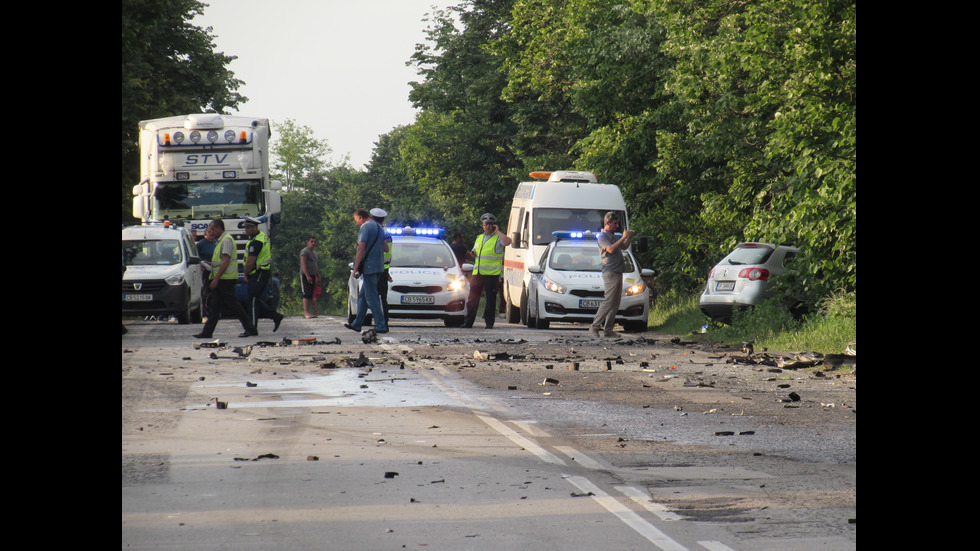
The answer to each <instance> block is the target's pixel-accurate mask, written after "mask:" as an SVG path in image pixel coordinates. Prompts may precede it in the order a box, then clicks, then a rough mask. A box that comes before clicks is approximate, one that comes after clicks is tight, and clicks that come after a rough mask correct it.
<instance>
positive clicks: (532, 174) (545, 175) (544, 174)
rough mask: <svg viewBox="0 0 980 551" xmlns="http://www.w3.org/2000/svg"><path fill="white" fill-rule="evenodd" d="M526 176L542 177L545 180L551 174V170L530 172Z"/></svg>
mask: <svg viewBox="0 0 980 551" xmlns="http://www.w3.org/2000/svg"><path fill="white" fill-rule="evenodd" d="M528 176H530V177H531V178H544V179H545V180H547V179H548V177H549V176H551V172H544V171H540V172H532V173H530V174H528Z"/></svg>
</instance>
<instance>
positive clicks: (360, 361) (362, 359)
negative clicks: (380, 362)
mask: <svg viewBox="0 0 980 551" xmlns="http://www.w3.org/2000/svg"><path fill="white" fill-rule="evenodd" d="M345 361H346V362H347V367H364V366H366V365H370V366H373V365H374V364H373V363H371V360H369V359H368V358H367V356H365V355H364V352H360V353H359V354H358V356H357V359H356V360H353V359H351V358H345Z"/></svg>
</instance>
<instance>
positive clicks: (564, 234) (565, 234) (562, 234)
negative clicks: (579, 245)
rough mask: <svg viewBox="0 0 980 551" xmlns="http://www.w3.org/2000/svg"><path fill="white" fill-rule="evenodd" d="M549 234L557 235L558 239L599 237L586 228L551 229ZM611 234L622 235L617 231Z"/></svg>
mask: <svg viewBox="0 0 980 551" xmlns="http://www.w3.org/2000/svg"><path fill="white" fill-rule="evenodd" d="M551 235H553V236H555V237H557V238H558V239H587V238H591V239H596V238H598V237H599V234H597V233H593V232H592V231H589V230H586V231H553V232H551ZM613 235H615V236H616V237H622V236H623V234H621V233H618V232H617V233H614V234H613Z"/></svg>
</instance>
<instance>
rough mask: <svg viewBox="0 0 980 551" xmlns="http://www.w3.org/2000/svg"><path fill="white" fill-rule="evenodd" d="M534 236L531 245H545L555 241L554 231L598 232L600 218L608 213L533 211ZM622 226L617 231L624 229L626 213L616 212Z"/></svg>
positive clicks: (600, 224) (563, 210) (604, 211)
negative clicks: (552, 233)
mask: <svg viewBox="0 0 980 551" xmlns="http://www.w3.org/2000/svg"><path fill="white" fill-rule="evenodd" d="M533 212H534V220H533V224H534V235H532V236H531V238H532V239H531V243H532V244H533V245H547V244H548V243H550V242H552V241H554V240H555V237H554V236H553V235H551V232H556V231H588V230H591V231H599V230H601V229H602V217H603V216H605V215H606V213H607V212H609V211H608V210H606V209H563V208H556V209H545V208H536V209H534V211H533ZM616 212H617V213H618V214H619V219H620V221H621V222H622V225H621V226H620V227H619V231H623V230H625V229H627V228H626V213H625V212H623V211H621V210H617V211H616Z"/></svg>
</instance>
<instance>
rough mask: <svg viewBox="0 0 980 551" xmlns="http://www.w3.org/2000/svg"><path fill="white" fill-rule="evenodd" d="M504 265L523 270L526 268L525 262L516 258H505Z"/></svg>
mask: <svg viewBox="0 0 980 551" xmlns="http://www.w3.org/2000/svg"><path fill="white" fill-rule="evenodd" d="M504 267H505V268H513V269H515V270H523V269H524V263H523V262H518V261H516V260H504Z"/></svg>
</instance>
